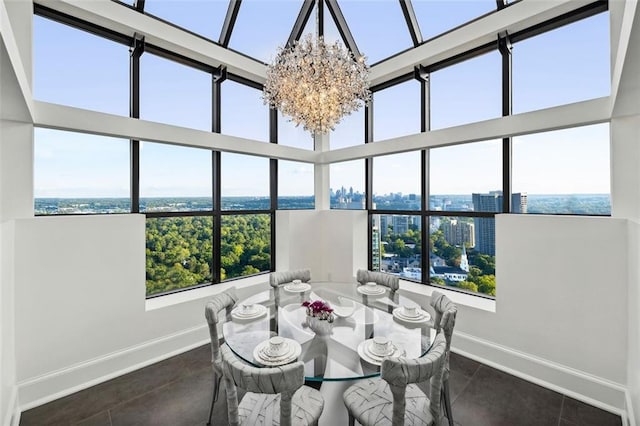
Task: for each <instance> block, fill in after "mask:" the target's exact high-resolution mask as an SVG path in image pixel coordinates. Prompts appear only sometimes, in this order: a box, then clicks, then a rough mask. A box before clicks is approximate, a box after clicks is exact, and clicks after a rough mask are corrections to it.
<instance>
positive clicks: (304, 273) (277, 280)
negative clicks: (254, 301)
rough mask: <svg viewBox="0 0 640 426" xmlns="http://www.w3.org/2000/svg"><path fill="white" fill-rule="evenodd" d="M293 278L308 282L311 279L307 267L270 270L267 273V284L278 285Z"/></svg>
mask: <svg viewBox="0 0 640 426" xmlns="http://www.w3.org/2000/svg"><path fill="white" fill-rule="evenodd" d="M293 280H300V281H302V282H303V283H308V282H309V281H311V271H310V270H309V269H297V270H295V271H279V272H272V273H271V274H270V275H269V284H271V287H278V286H279V285H280V284H284V283H290V282H291V281H293Z"/></svg>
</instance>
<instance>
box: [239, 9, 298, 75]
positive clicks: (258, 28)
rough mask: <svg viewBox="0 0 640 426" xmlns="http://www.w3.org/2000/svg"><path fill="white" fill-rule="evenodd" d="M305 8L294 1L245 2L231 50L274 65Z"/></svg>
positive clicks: (240, 12)
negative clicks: (279, 49)
mask: <svg viewBox="0 0 640 426" xmlns="http://www.w3.org/2000/svg"><path fill="white" fill-rule="evenodd" d="M301 6H302V3H301V2H297V1H290V0H289V1H278V0H275V1H274V0H270V1H262V0H244V1H243V2H242V7H240V11H239V12H238V18H237V20H236V23H235V25H234V27H233V32H232V33H231V39H230V40H229V47H230V48H232V49H234V50H237V51H239V52H242V53H245V54H247V55H249V56H252V57H254V58H256V59H258V60H260V61H262V62H266V63H270V62H271V61H272V60H273V59H274V58H275V56H276V54H277V50H278V47H282V46H284V45H285V44H287V40H288V39H289V34H290V33H291V28H292V27H293V23H294V22H295V21H296V18H297V17H298V12H300V7H301Z"/></svg>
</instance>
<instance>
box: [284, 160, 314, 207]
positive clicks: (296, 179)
mask: <svg viewBox="0 0 640 426" xmlns="http://www.w3.org/2000/svg"><path fill="white" fill-rule="evenodd" d="M314 186H315V185H314V166H313V164H309V163H300V162H296V161H284V160H279V161H278V208H279V209H313V208H314V207H315V196H314Z"/></svg>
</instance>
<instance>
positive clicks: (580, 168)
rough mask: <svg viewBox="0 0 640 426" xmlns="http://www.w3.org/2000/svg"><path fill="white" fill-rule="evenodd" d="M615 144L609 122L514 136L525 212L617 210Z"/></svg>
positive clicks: (516, 177)
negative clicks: (611, 146) (613, 192)
mask: <svg viewBox="0 0 640 426" xmlns="http://www.w3.org/2000/svg"><path fill="white" fill-rule="evenodd" d="M609 143H610V141H609V124H596V125H592V126H584V127H576V128H571V129H564V130H557V131H553V132H544V133H537V134H533V135H526V136H517V137H514V138H513V172H512V174H513V191H514V192H515V193H521V194H524V203H525V206H526V209H525V211H523V213H545V214H587V215H609V214H611V201H610V194H611V189H610V166H609ZM542 171H543V172H542Z"/></svg>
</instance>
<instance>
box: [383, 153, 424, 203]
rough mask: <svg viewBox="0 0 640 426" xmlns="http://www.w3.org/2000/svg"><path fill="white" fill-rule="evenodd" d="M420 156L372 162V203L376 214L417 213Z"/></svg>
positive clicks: (390, 158) (387, 156)
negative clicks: (386, 212) (380, 211)
mask: <svg viewBox="0 0 640 426" xmlns="http://www.w3.org/2000/svg"><path fill="white" fill-rule="evenodd" d="M421 170H422V169H421V166H420V152H419V151H413V152H406V153H403V154H393V155H385V156H381V157H375V158H374V159H373V202H374V209H378V210H420V200H421V199H422V194H421V188H420V176H421V174H422V172H421Z"/></svg>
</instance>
